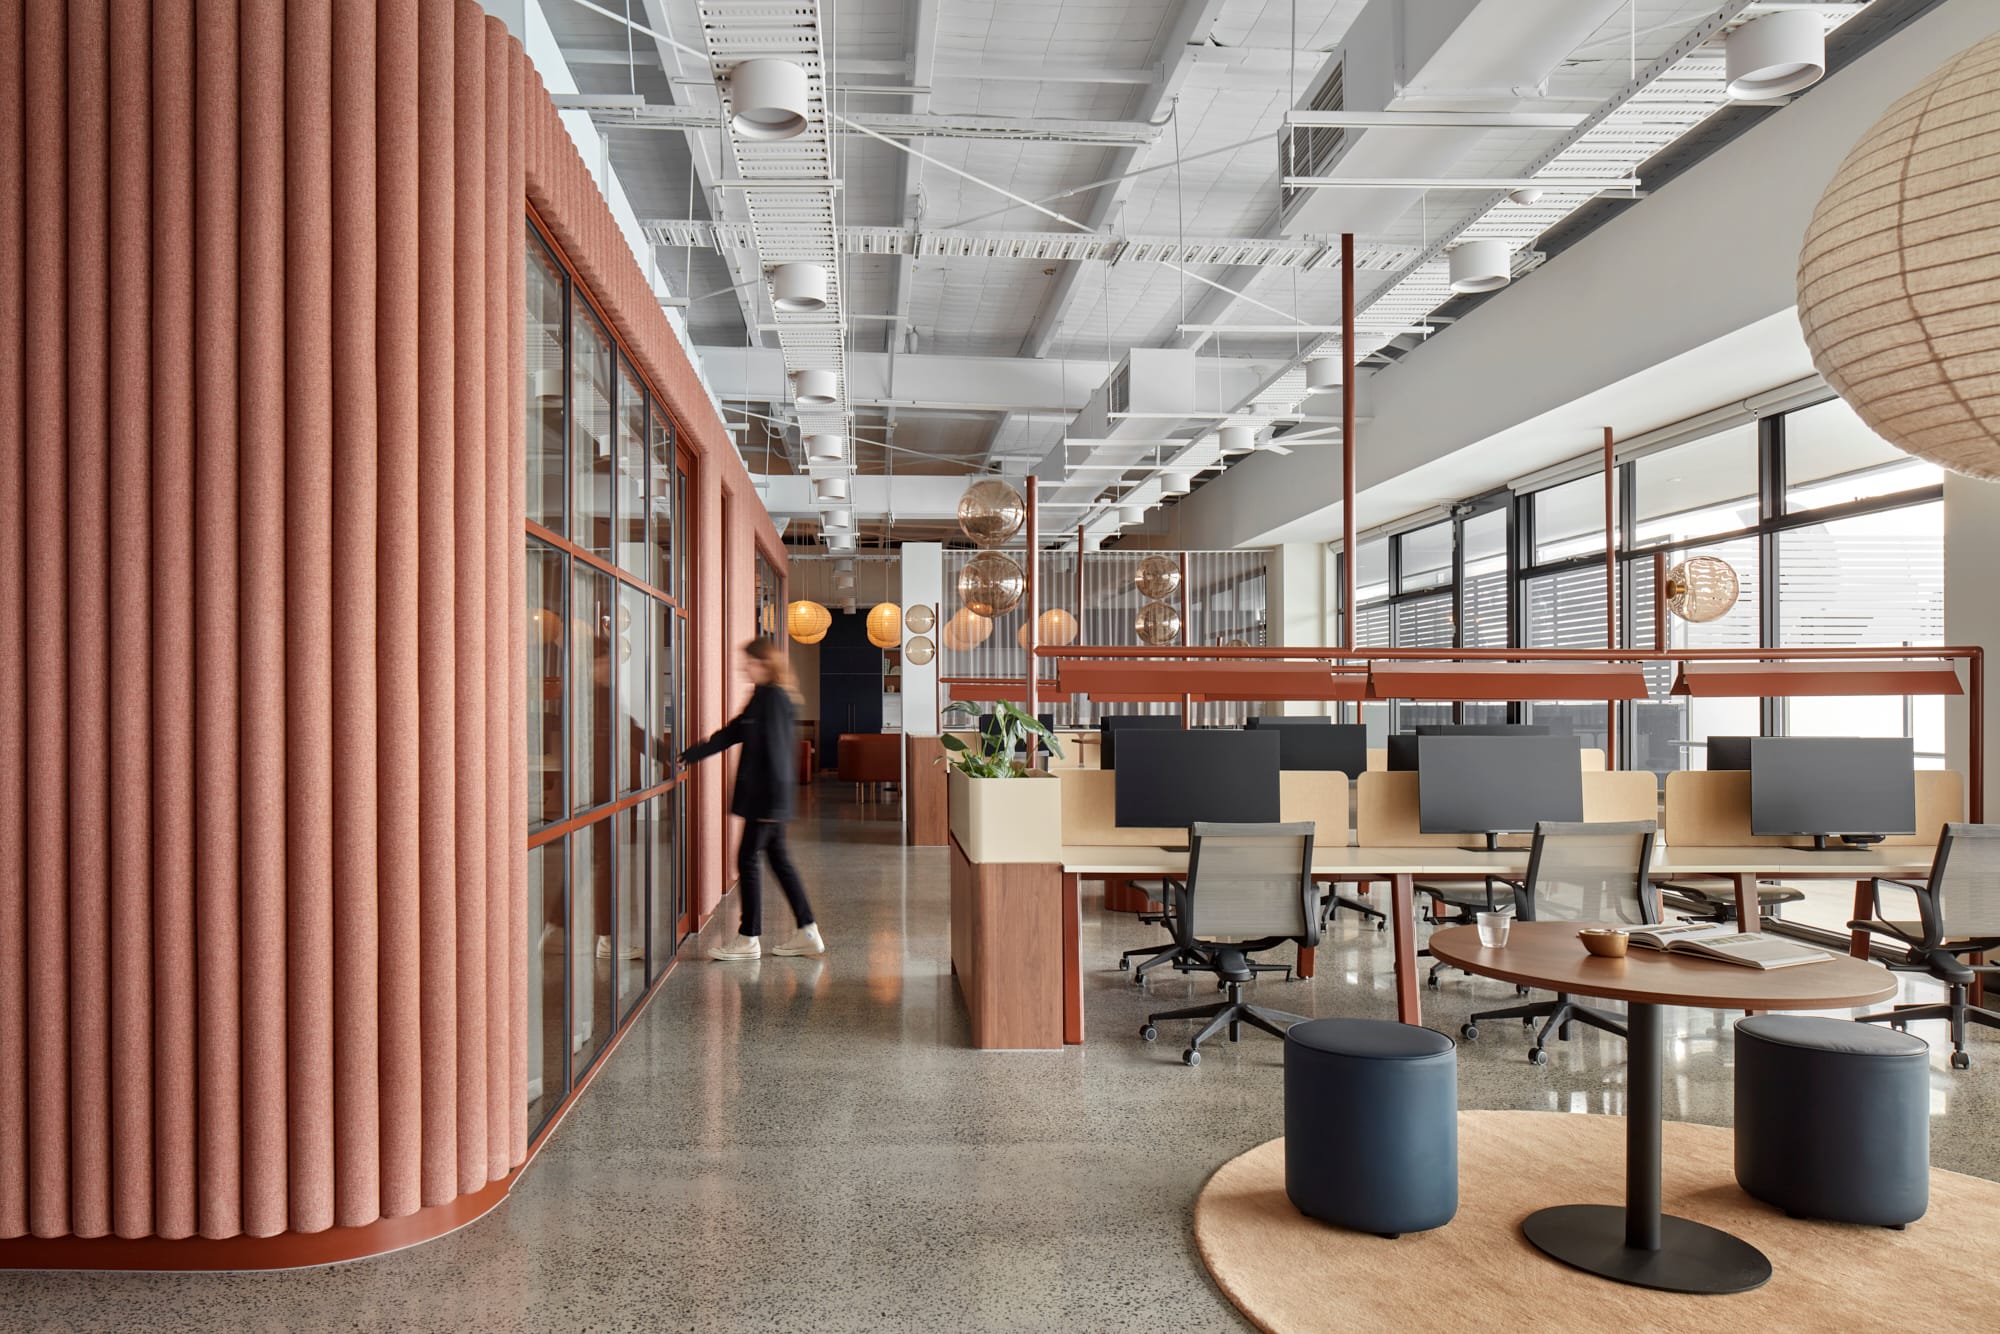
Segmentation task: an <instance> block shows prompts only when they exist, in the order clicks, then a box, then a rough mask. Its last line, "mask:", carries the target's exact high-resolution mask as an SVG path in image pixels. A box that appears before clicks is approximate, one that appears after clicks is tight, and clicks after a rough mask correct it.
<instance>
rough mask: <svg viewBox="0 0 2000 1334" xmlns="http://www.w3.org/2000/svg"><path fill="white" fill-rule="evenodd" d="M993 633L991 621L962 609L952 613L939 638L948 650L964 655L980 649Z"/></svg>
mask: <svg viewBox="0 0 2000 1334" xmlns="http://www.w3.org/2000/svg"><path fill="white" fill-rule="evenodd" d="M992 633H993V622H992V621H991V620H989V619H988V618H986V617H984V616H981V615H980V614H979V613H977V612H973V611H967V610H966V609H965V608H964V607H960V608H959V609H958V610H957V611H955V612H953V613H952V615H951V619H950V620H948V621H946V622H945V623H944V628H943V629H942V630H940V631H938V638H939V639H941V640H943V641H944V646H945V647H946V648H948V649H955V650H957V651H958V652H960V653H963V652H965V651H966V650H967V649H974V648H978V647H979V646H980V645H981V644H983V643H985V642H986V638H987V636H988V635H991V634H992Z"/></svg>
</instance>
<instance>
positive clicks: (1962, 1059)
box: [1951, 1051, 1972, 1070]
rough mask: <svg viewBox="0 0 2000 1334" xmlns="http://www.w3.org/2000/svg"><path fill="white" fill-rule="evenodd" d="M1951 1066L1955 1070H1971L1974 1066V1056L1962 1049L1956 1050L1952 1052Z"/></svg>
mask: <svg viewBox="0 0 2000 1334" xmlns="http://www.w3.org/2000/svg"><path fill="white" fill-rule="evenodd" d="M1951 1068H1952V1069H1954V1070H1970V1069H1971V1068H1972V1058H1971V1057H1970V1056H1968V1055H1966V1054H1965V1053H1964V1052H1962V1051H1955V1052H1953V1053H1952V1054H1951Z"/></svg>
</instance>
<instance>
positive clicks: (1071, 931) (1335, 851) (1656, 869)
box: [1062, 845, 1934, 1043]
mask: <svg viewBox="0 0 2000 1334" xmlns="http://www.w3.org/2000/svg"><path fill="white" fill-rule="evenodd" d="M1933 853H1934V849H1932V848H1928V847H1878V848H1873V849H1869V850H1867V851H1858V852H1847V851H1840V852H1814V851H1812V850H1810V849H1803V848H1775V847H1741V848H1672V847H1661V848H1660V849H1659V851H1658V853H1657V854H1656V855H1655V856H1654V858H1653V878H1654V879H1656V880H1672V879H1677V878H1682V877H1691V876H1726V877H1728V878H1729V879H1730V880H1732V881H1733V882H1734V883H1735V885H1736V906H1737V914H1738V920H1739V921H1741V922H1742V923H1744V926H1743V929H1744V930H1746V931H1754V930H1756V929H1757V922H1758V914H1757V881H1758V880H1759V879H1785V880H1812V879H1819V880H1848V879H1852V880H1853V881H1854V882H1855V894H1856V898H1857V901H1859V900H1860V899H1861V898H1862V897H1863V896H1865V895H1866V893H1867V890H1868V882H1869V880H1870V879H1872V878H1873V877H1876V876H1887V877H1890V878H1892V879H1898V880H1908V879H1921V878H1923V877H1925V876H1928V875H1929V874H1930V865H1931V859H1932V856H1933ZM1187 865H1188V855H1187V853H1186V851H1184V850H1178V851H1177V850H1174V849H1170V848H1159V847H1098V846H1083V845H1065V846H1064V848H1063V850H1062V893H1063V901H1062V918H1063V969H1062V973H1063V1041H1064V1042H1072V1043H1073V1042H1082V1041H1083V956H1082V929H1083V926H1082V923H1083V917H1082V902H1083V900H1082V892H1081V883H1082V882H1083V881H1084V880H1095V879H1103V878H1107V877H1110V878H1121V877H1122V878H1131V879H1159V878H1162V877H1178V876H1185V875H1186V874H1187ZM1527 872H1528V850H1527V849H1526V848H1511V849H1504V850H1502V851H1499V852H1479V851H1473V850H1471V849H1455V848H1382V847H1373V848H1355V847H1324V846H1319V845H1315V846H1314V848H1313V862H1312V873H1313V879H1315V880H1323V881H1330V882H1335V883H1342V884H1366V883H1370V882H1373V881H1378V880H1386V881H1388V882H1389V886H1390V895H1389V927H1390V932H1391V947H1392V949H1393V950H1394V954H1395V961H1396V1017H1397V1018H1398V1019H1399V1020H1401V1021H1402V1022H1403V1023H1406V1024H1419V1023H1422V1022H1423V1007H1422V1004H1421V1001H1420V988H1419V986H1418V982H1417V979H1418V969H1417V942H1416V912H1415V906H1414V900H1415V897H1416V891H1415V886H1416V882H1417V881H1419V880H1433V881H1435V880H1470V881H1483V880H1485V879H1486V878H1487V877H1488V876H1499V877H1502V878H1505V879H1512V880H1519V879H1522V878H1523V877H1525V876H1526V875H1527ZM1746 905H1747V907H1746ZM1867 915H1868V914H1867V913H1866V911H1863V910H1857V912H1856V913H1855V917H1856V919H1857V920H1858V919H1860V918H1862V917H1865V916H1867ZM1849 953H1850V954H1852V955H1854V957H1856V958H1862V959H1865V958H1867V957H1868V944H1867V938H1866V937H1865V936H1864V935H1860V934H1856V935H1855V937H1854V938H1853V940H1852V941H1850V947H1849ZM1312 964H1313V960H1312V951H1310V950H1300V951H1299V973H1300V975H1301V976H1304V977H1310V976H1312Z"/></svg>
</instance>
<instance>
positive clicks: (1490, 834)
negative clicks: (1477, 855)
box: [1464, 829, 1500, 852]
mask: <svg viewBox="0 0 2000 1334" xmlns="http://www.w3.org/2000/svg"><path fill="white" fill-rule="evenodd" d="M1480 837H1481V838H1483V839H1485V840H1486V842H1485V844H1484V845H1483V846H1481V847H1476V848H1466V849H1464V851H1466V852H1498V851H1500V831H1498V830H1494V829H1489V830H1487V831H1486V832H1485V833H1483V834H1481V835H1480Z"/></svg>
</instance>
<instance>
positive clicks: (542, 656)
mask: <svg viewBox="0 0 2000 1334" xmlns="http://www.w3.org/2000/svg"><path fill="white" fill-rule="evenodd" d="M527 268H528V273H527V286H526V295H527V302H528V318H527V321H526V331H525V337H526V340H527V348H526V352H527V358H526V376H527V383H526V385H525V386H524V393H523V404H524V411H525V412H526V413H527V418H528V446H527V452H526V460H525V466H526V470H527V477H526V479H525V481H526V485H527V494H528V506H527V531H526V533H525V534H524V540H525V542H526V543H527V589H526V593H527V597H526V606H524V607H523V608H522V609H521V614H523V615H525V616H526V617H527V622H528V624H527V635H526V657H527V660H526V662H525V663H524V664H523V670H524V671H525V673H526V678H527V681H526V684H527V710H526V713H527V716H526V718H525V719H524V720H523V723H524V725H525V727H526V729H527V750H528V827H527V829H526V830H525V831H524V833H525V835H526V838H527V841H528V849H527V858H528V886H527V892H528V904H527V910H528V914H529V918H528V920H529V921H530V922H531V923H534V924H536V925H535V929H534V930H533V931H532V933H531V935H532V940H531V943H530V945H529V956H528V1080H527V1087H526V1088H525V1089H523V1090H522V1091H521V1092H522V1097H523V1099H524V1105H525V1110H526V1115H527V1119H528V1124H529V1126H530V1128H531V1133H534V1134H539V1133H541V1132H542V1130H543V1129H544V1128H545V1127H546V1126H547V1125H549V1124H550V1123H551V1122H552V1121H553V1119H554V1117H555V1116H556V1114H557V1112H558V1110H559V1109H560V1108H561V1107H562V1105H563V1103H564V1101H565V1099H566V1098H567V1097H568V1096H569V1094H570V1092H571V1090H573V1089H574V1088H575V1087H576V1086H577V1083H578V1081H579V1079H580V1078H581V1077H582V1075H583V1074H584V1072H585V1071H586V1070H587V1069H588V1068H589V1066H590V1064H591V1062H592V1061H594V1060H595V1059H596V1058H597V1056H598V1055H599V1054H600V1053H601V1052H602V1051H603V1050H604V1049H605V1047H606V1046H607V1045H608V1043H609V1041H610V1038H611V1037H612V1035H613V1034H614V1033H615V1032H616V1031H617V1028H618V1026H619V1025H621V1024H623V1023H625V1022H626V1021H627V1020H628V1019H630V1018H631V1016H632V1015H633V1014H634V1013H636V1011H637V1009H638V1007H639V1005H640V1004H641V1003H642V1002H643V1000H644V998H645V996H646V989H647V987H648V986H650V985H651V983H652V982H653V981H655V980H657V979H658V978H659V977H660V976H661V975H662V974H663V973H664V972H665V971H666V970H667V968H668V966H669V965H670V964H671V963H672V961H673V958H674V952H675V949H676V948H677V947H678V945H679V943H680V939H681V931H682V929H683V927H684V925H685V923H686V884H685V880H686V877H685V876H684V874H683V872H682V868H681V866H680V864H679V857H680V855H681V852H682V847H683V840H682V839H681V834H680V831H681V821H682V820H683V819H684V818H685V809H686V803H685V800H684V799H683V797H682V794H681V792H680V791H679V789H678V786H677V785H676V782H675V780H676V778H677V775H676V774H675V772H674V765H673V756H674V755H675V754H676V753H677V751H678V748H679V746H680V745H681V744H683V742H684V739H683V738H682V737H681V736H680V735H679V730H680V718H681V715H682V711H683V710H682V704H681V693H680V692H681V690H682V687H683V682H684V679H685V676H684V672H683V671H682V664H683V652H684V650H683V640H684V638H685V635H684V633H683V631H682V629H681V628H680V627H679V626H678V625H677V624H676V623H677V622H679V621H681V619H682V618H683V617H684V616H685V614H686V612H685V609H684V606H683V605H682V602H681V600H680V597H679V596H678V595H679V593H680V591H681V589H682V588H683V587H684V584H685V578H686V553H685V551H684V550H683V548H682V545H681V544H678V543H676V542H675V540H674V537H675V525H674V519H675V516H676V515H677V514H678V513H679V504H680V501H681V499H682V498H683V497H684V495H685V493H686V486H687V476H686V473H685V472H684V471H683V470H682V469H681V467H680V466H679V461H678V459H677V457H676V453H675V441H674V433H673V422H672V418H671V417H670V415H669V413H668V411H667V409H666V407H665V405H663V404H661V403H659V402H657V401H655V400H654V399H653V397H652V395H651V393H650V390H649V388H648V386H647V384H646V382H645V380H644V378H643V377H642V376H641V375H640V373H639V371H638V369H637V368H636V367H635V365H634V364H633V362H632V360H631V359H630V358H629V357H628V356H627V355H626V354H625V350H624V349H622V348H621V347H620V346H619V345H618V344H617V341H616V340H615V338H613V336H612V332H611V330H610V329H609V328H608V327H607V326H606V325H605V324H603V323H602V322H601V321H600V320H599V319H598V318H597V316H596V314H595V313H594V312H593V311H592V310H591V308H590V306H589V303H588V301H587V299H586V297H585V295H584V294H583V293H581V292H580V291H579V289H578V288H577V286H576V283H575V281H574V279H573V277H572V276H571V275H570V273H569V272H568V270H567V269H565V268H564V267H563V265H562V263H561V257H560V255H559V254H557V252H555V251H554V250H553V249H552V248H551V247H549V246H547V245H546V244H545V243H544V242H543V241H542V239H541V237H540V236H539V235H538V234H536V233H535V231H534V229H533V228H532V227H530V229H529V244H528V256H527Z"/></svg>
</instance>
